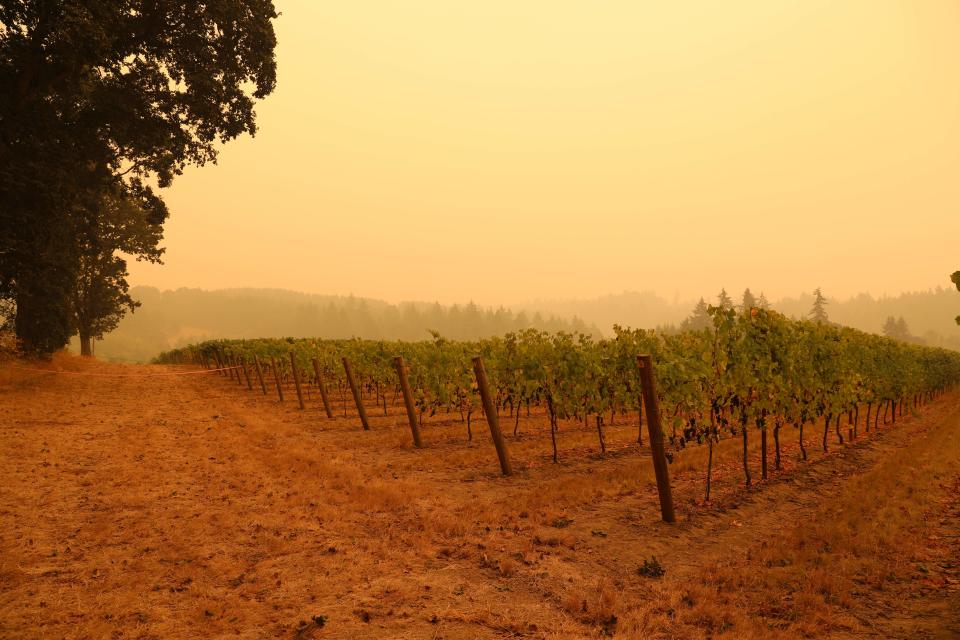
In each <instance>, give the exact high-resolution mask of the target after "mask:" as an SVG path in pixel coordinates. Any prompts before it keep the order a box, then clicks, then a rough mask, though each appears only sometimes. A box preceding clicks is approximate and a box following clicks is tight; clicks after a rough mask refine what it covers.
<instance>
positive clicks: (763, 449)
mask: <svg viewBox="0 0 960 640" xmlns="http://www.w3.org/2000/svg"><path fill="white" fill-rule="evenodd" d="M760 477H761V478H763V479H764V480H766V479H767V425H763V429H761V430H760Z"/></svg>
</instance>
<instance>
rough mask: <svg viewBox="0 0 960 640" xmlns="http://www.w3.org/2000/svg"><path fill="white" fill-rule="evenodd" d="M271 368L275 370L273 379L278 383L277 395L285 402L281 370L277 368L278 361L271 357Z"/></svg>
mask: <svg viewBox="0 0 960 640" xmlns="http://www.w3.org/2000/svg"><path fill="white" fill-rule="evenodd" d="M270 368H271V369H273V379H274V380H275V381H276V382H277V395H278V396H280V402H283V386H282V385H281V384H280V369H278V368H277V359H276V358H274V357H273V356H270Z"/></svg>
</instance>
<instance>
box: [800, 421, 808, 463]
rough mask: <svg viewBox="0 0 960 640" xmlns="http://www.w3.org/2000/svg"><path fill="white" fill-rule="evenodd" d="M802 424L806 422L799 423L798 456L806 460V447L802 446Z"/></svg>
mask: <svg viewBox="0 0 960 640" xmlns="http://www.w3.org/2000/svg"><path fill="white" fill-rule="evenodd" d="M804 424H806V423H804V422H801V423H800V457H801V459H803V460H804V461H806V459H807V450H806V449H805V448H804V446H803V425H804Z"/></svg>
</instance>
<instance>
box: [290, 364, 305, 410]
mask: <svg viewBox="0 0 960 640" xmlns="http://www.w3.org/2000/svg"><path fill="white" fill-rule="evenodd" d="M290 373H291V374H292V375H293V385H294V386H295V387H296V388H297V401H298V402H299V403H300V410H301V411H303V410H304V409H306V406H305V405H304V404H303V391H302V390H301V389H300V370H299V369H297V357H296V356H295V355H294V354H293V351H291V352H290Z"/></svg>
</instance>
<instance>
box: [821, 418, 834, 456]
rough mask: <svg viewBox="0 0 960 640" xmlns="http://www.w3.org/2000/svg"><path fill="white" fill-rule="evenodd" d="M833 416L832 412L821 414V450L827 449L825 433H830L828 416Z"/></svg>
mask: <svg viewBox="0 0 960 640" xmlns="http://www.w3.org/2000/svg"><path fill="white" fill-rule="evenodd" d="M832 417H833V414H830V413H828V414H826V415H824V416H823V450H824V451H826V450H827V435H828V434H829V433H830V418H832Z"/></svg>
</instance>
